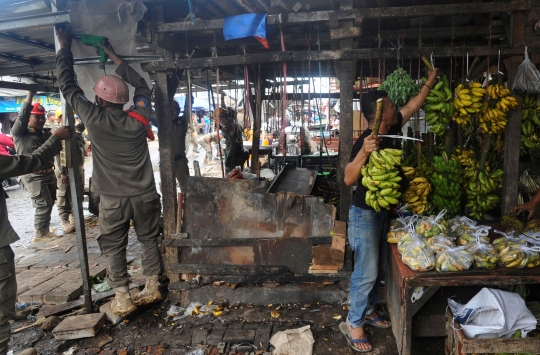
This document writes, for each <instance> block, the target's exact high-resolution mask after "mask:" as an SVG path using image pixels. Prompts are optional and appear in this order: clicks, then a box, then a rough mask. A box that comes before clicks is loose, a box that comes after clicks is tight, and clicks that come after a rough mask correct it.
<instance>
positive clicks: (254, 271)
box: [165, 264, 289, 275]
mask: <svg viewBox="0 0 540 355" xmlns="http://www.w3.org/2000/svg"><path fill="white" fill-rule="evenodd" d="M165 269H166V270H167V271H171V273H182V274H202V275H265V274H278V275H283V274H287V273H288V272H289V268H288V267H286V266H274V265H223V264H216V265H211V264H165ZM168 274H170V273H168Z"/></svg>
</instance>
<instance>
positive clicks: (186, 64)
mask: <svg viewBox="0 0 540 355" xmlns="http://www.w3.org/2000/svg"><path fill="white" fill-rule="evenodd" d="M524 50H525V47H524V46H519V45H516V46H492V47H491V48H489V47H486V46H478V47H475V46H459V47H453V48H452V47H421V48H417V47H405V48H403V49H402V50H401V52H402V55H404V56H408V57H413V58H416V57H422V56H430V55H431V54H432V53H433V55H434V56H435V57H453V56H463V55H466V54H467V53H469V56H471V57H474V56H487V55H498V53H499V51H501V55H503V56H507V55H520V56H522V55H523V53H524ZM528 51H529V54H532V53H538V52H540V47H538V46H531V47H528ZM396 55H397V49H395V48H363V49H347V50H326V51H282V52H264V53H254V54H246V55H231V56H225V57H207V58H193V59H182V60H163V61H160V62H149V63H143V64H141V66H142V69H143V70H145V71H156V72H158V71H173V70H175V69H193V68H209V67H221V66H230V65H241V64H242V65H243V64H256V63H271V62H283V61H292V62H298V61H300V62H302V61H308V60H311V61H324V60H336V59H342V60H353V59H356V58H395V57H396Z"/></svg>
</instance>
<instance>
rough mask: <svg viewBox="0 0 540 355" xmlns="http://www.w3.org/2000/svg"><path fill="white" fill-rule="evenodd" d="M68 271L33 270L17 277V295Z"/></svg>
mask: <svg viewBox="0 0 540 355" xmlns="http://www.w3.org/2000/svg"><path fill="white" fill-rule="evenodd" d="M64 271H66V269H46V270H43V269H31V270H27V271H23V272H21V273H20V274H18V275H17V295H20V294H22V293H25V292H26V291H28V290H30V289H32V288H34V287H36V286H38V285H40V284H42V283H44V282H45V281H48V280H50V279H52V278H53V277H55V276H57V275H59V274H61V273H63V272H64Z"/></svg>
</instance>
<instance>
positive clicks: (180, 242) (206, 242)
mask: <svg viewBox="0 0 540 355" xmlns="http://www.w3.org/2000/svg"><path fill="white" fill-rule="evenodd" d="M306 238H307V239H309V240H311V241H312V242H313V244H314V245H320V244H332V237H306ZM261 240H263V239H261V238H233V239H227V238H223V239H174V240H167V241H165V242H163V246H164V247H165V248H178V247H180V248H182V247H192V248H199V247H238V246H249V245H253V243H255V242H260V241H261Z"/></svg>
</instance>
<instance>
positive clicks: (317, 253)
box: [309, 221, 347, 274]
mask: <svg viewBox="0 0 540 355" xmlns="http://www.w3.org/2000/svg"><path fill="white" fill-rule="evenodd" d="M346 235H347V223H345V222H341V221H335V224H334V235H333V236H332V245H316V246H314V247H313V249H312V254H313V260H312V262H311V265H310V267H309V273H311V274H334V273H337V272H338V271H339V270H340V269H341V268H343V262H344V258H345V238H346Z"/></svg>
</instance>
